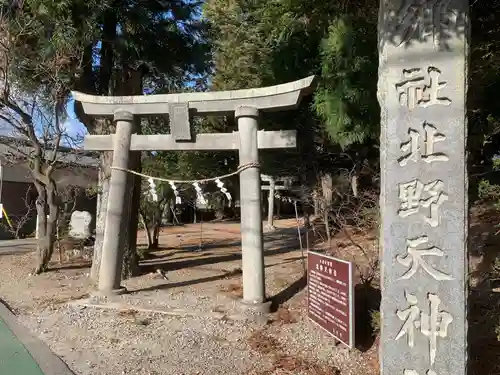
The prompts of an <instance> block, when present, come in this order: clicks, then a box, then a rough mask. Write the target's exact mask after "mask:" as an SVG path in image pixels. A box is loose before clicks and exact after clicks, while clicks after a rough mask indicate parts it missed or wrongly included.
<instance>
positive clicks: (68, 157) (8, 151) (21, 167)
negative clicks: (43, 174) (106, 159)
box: [0, 136, 99, 187]
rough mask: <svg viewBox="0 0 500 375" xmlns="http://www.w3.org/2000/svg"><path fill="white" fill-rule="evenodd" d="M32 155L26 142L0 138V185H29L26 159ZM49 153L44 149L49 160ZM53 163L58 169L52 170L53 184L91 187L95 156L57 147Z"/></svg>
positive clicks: (94, 177) (94, 178)
mask: <svg viewBox="0 0 500 375" xmlns="http://www.w3.org/2000/svg"><path fill="white" fill-rule="evenodd" d="M32 152H33V148H32V147H31V146H30V144H29V142H28V141H27V140H25V139H22V138H13V137H6V136H0V165H1V166H2V180H3V181H4V182H25V183H31V182H32V181H33V177H32V175H31V171H30V169H29V161H27V160H26V159H27V156H26V155H29V154H30V153H32ZM53 152H54V151H53V150H47V151H46V152H45V156H46V157H47V158H50V157H51V156H52V155H53ZM57 152H58V154H59V155H58V156H57V160H58V161H59V162H60V163H61V166H60V167H58V168H57V169H56V170H55V171H54V178H55V180H56V183H57V184H59V185H62V186H68V185H73V186H81V187H88V186H95V185H96V184H97V179H98V168H99V157H98V154H95V153H89V152H84V151H80V150H75V149H71V148H68V147H60V148H59V149H58V150H57Z"/></svg>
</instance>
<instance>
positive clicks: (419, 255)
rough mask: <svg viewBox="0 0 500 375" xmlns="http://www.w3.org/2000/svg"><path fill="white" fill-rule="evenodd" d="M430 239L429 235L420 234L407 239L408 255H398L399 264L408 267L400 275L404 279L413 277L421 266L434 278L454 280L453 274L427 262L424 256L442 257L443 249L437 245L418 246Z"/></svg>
mask: <svg viewBox="0 0 500 375" xmlns="http://www.w3.org/2000/svg"><path fill="white" fill-rule="evenodd" d="M428 241H429V237H427V236H420V237H417V238H414V239H407V240H406V244H407V247H406V255H405V256H401V255H397V256H396V260H397V261H398V262H399V264H401V265H403V266H405V267H408V269H407V271H406V272H405V273H404V274H403V275H402V276H401V277H400V279H402V280H407V279H409V278H411V277H412V276H413V275H415V273H416V272H417V271H418V269H419V268H422V269H424V270H425V271H426V272H427V274H429V275H430V276H431V277H432V278H433V279H434V280H438V281H446V280H453V277H452V276H451V275H448V274H446V273H444V272H442V271H439V270H437V269H436V268H434V267H433V266H432V265H430V264H429V263H427V261H426V260H425V259H424V258H423V257H432V256H434V257H442V256H443V255H444V253H443V251H442V250H441V249H439V248H437V247H436V246H432V247H428V248H425V249H419V248H418V246H420V245H423V244H425V243H427V242H428Z"/></svg>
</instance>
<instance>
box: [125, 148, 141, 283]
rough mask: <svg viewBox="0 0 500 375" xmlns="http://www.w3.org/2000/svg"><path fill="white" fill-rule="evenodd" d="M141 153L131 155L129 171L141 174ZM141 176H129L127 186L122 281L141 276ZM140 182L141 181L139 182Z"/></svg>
mask: <svg viewBox="0 0 500 375" xmlns="http://www.w3.org/2000/svg"><path fill="white" fill-rule="evenodd" d="M140 157H141V154H140V152H134V153H131V155H130V163H129V169H130V170H135V171H138V172H140V162H141V160H140ZM140 179H141V178H140V177H139V176H135V175H133V174H129V175H128V178H127V185H128V186H129V187H130V188H129V189H128V190H127V192H128V194H129V196H128V199H126V200H125V202H129V203H128V204H127V207H126V210H125V212H124V216H125V217H128V220H127V221H125V223H124V225H125V227H124V228H123V235H125V236H127V238H128V241H127V243H126V245H125V249H124V251H123V267H122V279H129V278H131V277H133V276H137V275H138V274H139V256H138V254H137V230H138V222H139V207H140V197H141V181H140ZM137 180H139V181H137Z"/></svg>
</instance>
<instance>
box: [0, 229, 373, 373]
mask: <svg viewBox="0 0 500 375" xmlns="http://www.w3.org/2000/svg"><path fill="white" fill-rule="evenodd" d="M290 223H292V224H290ZM276 224H277V226H280V225H281V226H286V225H288V226H291V225H293V220H292V221H288V222H287V221H278V222H277V223H276ZM233 226H234V225H233ZM206 227H208V229H207V233H206V238H212V239H213V240H214V241H217V240H221V239H224V241H228V243H230V242H231V240H233V242H234V240H237V238H238V232H237V231H236V230H235V229H234V228H233V227H231V225H227V226H226V225H225V224H218V225H213V226H212V227H210V226H209V225H207V226H206ZM228 227H229V230H228ZM188 229H189V228H188ZM187 232H189V230H188V231H187ZM192 233H194V236H195V237H196V238H197V233H196V230H193V231H192ZM286 233H290V232H286ZM169 236H170V238H172V242H176V243H178V242H180V241H181V240H182V241H184V245H187V246H188V245H190V242H189V239H188V238H181V239H180V238H179V236H177V235H174V236H173V235H171V234H170V235H169ZM266 239H267V240H266V249H267V250H266V253H267V256H266V284H267V290H268V293H269V296H275V295H277V294H279V293H280V292H282V291H284V290H287V288H289V287H290V286H291V285H292V284H294V282H295V281H297V280H299V279H300V278H301V277H302V274H303V273H302V272H303V263H302V260H301V252H300V250H297V249H296V248H295V249H294V248H293V246H291V245H290V241H289V239H288V238H285V237H284V236H283V235H282V234H280V233H275V234H269V235H267V236H266ZM170 246H172V245H171V244H170ZM238 252H239V248H238V246H229V245H228V246H224V247H223V248H221V249H219V248H217V247H216V246H213V247H212V248H210V249H207V250H206V251H203V252H201V253H192V252H185V251H184V252H183V251H178V250H177V251H173V252H172V250H169V251H167V252H165V254H163V253H161V252H160V253H159V255H158V256H159V257H160V260H158V259H156V260H154V261H151V262H153V263H154V262H156V263H154V264H153V265H154V267H156V266H158V267H161V268H162V269H164V270H165V271H166V272H167V276H168V280H165V279H163V278H162V277H161V276H159V275H158V274H156V273H155V272H150V273H147V274H145V275H144V276H141V277H137V278H134V279H131V280H128V281H127V282H126V285H127V288H128V289H129V290H131V291H132V293H131V294H129V295H126V296H123V297H122V300H121V302H122V303H124V304H127V305H128V306H129V307H130V309H128V310H127V309H125V310H108V309H98V308H94V307H83V306H78V305H75V304H74V301H75V300H80V299H82V298H85V297H86V293H87V292H88V291H89V290H91V288H92V287H91V285H90V282H89V280H88V277H87V274H88V271H89V270H88V268H86V266H85V264H73V265H72V266H71V267H66V268H63V269H60V270H58V271H53V272H50V273H48V274H45V275H41V276H36V277H27V275H28V273H29V271H30V267H31V265H32V264H33V255H32V254H19V255H2V256H0V258H1V259H0V260H1V262H0V274H1V275H2V279H1V284H0V296H1V297H2V298H4V299H5V300H6V301H7V302H8V303H9V304H10V305H11V306H12V307H13V308H14V309H15V311H16V312H17V313H18V315H19V319H20V321H21V322H22V323H23V324H25V325H26V326H27V327H28V328H29V329H30V330H32V331H33V332H34V333H35V334H37V335H38V336H39V337H40V338H41V339H42V340H43V341H45V342H46V343H47V344H48V345H49V347H51V349H52V350H53V351H54V352H55V353H56V354H58V355H59V356H61V357H62V358H63V359H64V360H65V361H66V362H67V363H68V365H69V366H70V367H71V368H72V369H73V371H75V373H76V374H79V375H87V374H92V375H94V374H102V375H107V374H110V375H111V374H113V375H116V374H137V375H142V374H144V375H146V374H155V375H170V374H172V375H173V374H175V375H184V374H185V375H194V374H204V375H205V374H231V375H238V374H242V375H243V374H245V375H285V374H287V375H292V374H293V375H327V374H328V375H332V374H333V375H340V374H342V375H361V374H363V375H372V374H374V375H375V374H377V364H376V362H374V357H376V356H374V353H375V350H376V347H375V346H373V347H372V349H370V350H369V351H368V352H366V353H361V352H359V351H357V350H353V351H348V350H347V349H345V348H343V347H342V346H335V344H334V341H333V339H332V338H330V337H328V335H327V334H326V333H324V332H323V331H321V330H320V329H319V328H318V327H316V326H314V325H313V324H312V323H310V322H309V321H308V319H307V318H306V306H305V290H302V292H300V293H299V294H296V295H295V296H294V297H293V298H292V299H285V300H283V301H281V302H283V303H284V306H285V307H283V308H281V309H280V310H278V312H277V313H276V314H274V315H273V316H272V317H271V319H270V321H269V323H268V324H267V325H264V326H263V325H259V324H257V323H251V322H248V321H242V320H233V319H230V318H229V319H228V318H222V319H220V318H219V319H217V318H208V317H204V316H203V314H207V313H210V312H219V313H221V314H222V315H225V314H227V315H231V313H232V311H233V310H234V308H235V306H236V305H237V300H238V299H239V298H240V297H241V281H240V279H241V275H240V274H239V273H238V268H239V267H241V261H240V260H239V259H238V256H237V255H235V254H237V253H238ZM195 254H196V255H195ZM161 256H165V257H166V258H165V259H166V260H165V259H163V258H161ZM162 259H163V260H162ZM190 262H191V263H190ZM154 267H153V268H152V269H153V270H154ZM134 307H135V308H139V307H140V308H145V309H150V310H158V311H162V310H165V309H182V310H184V311H188V312H191V313H193V314H194V315H195V316H172V315H165V314H161V313H147V312H137V311H135V310H133V308H134Z"/></svg>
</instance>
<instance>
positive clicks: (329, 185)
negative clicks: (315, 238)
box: [321, 173, 333, 244]
mask: <svg viewBox="0 0 500 375" xmlns="http://www.w3.org/2000/svg"><path fill="white" fill-rule="evenodd" d="M321 190H322V191H323V221H324V224H325V230H326V237H327V239H328V244H330V242H331V240H332V234H331V228H330V222H329V220H328V217H329V212H330V209H331V205H332V200H333V178H332V175H331V174H329V173H327V174H325V175H323V176H321Z"/></svg>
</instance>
